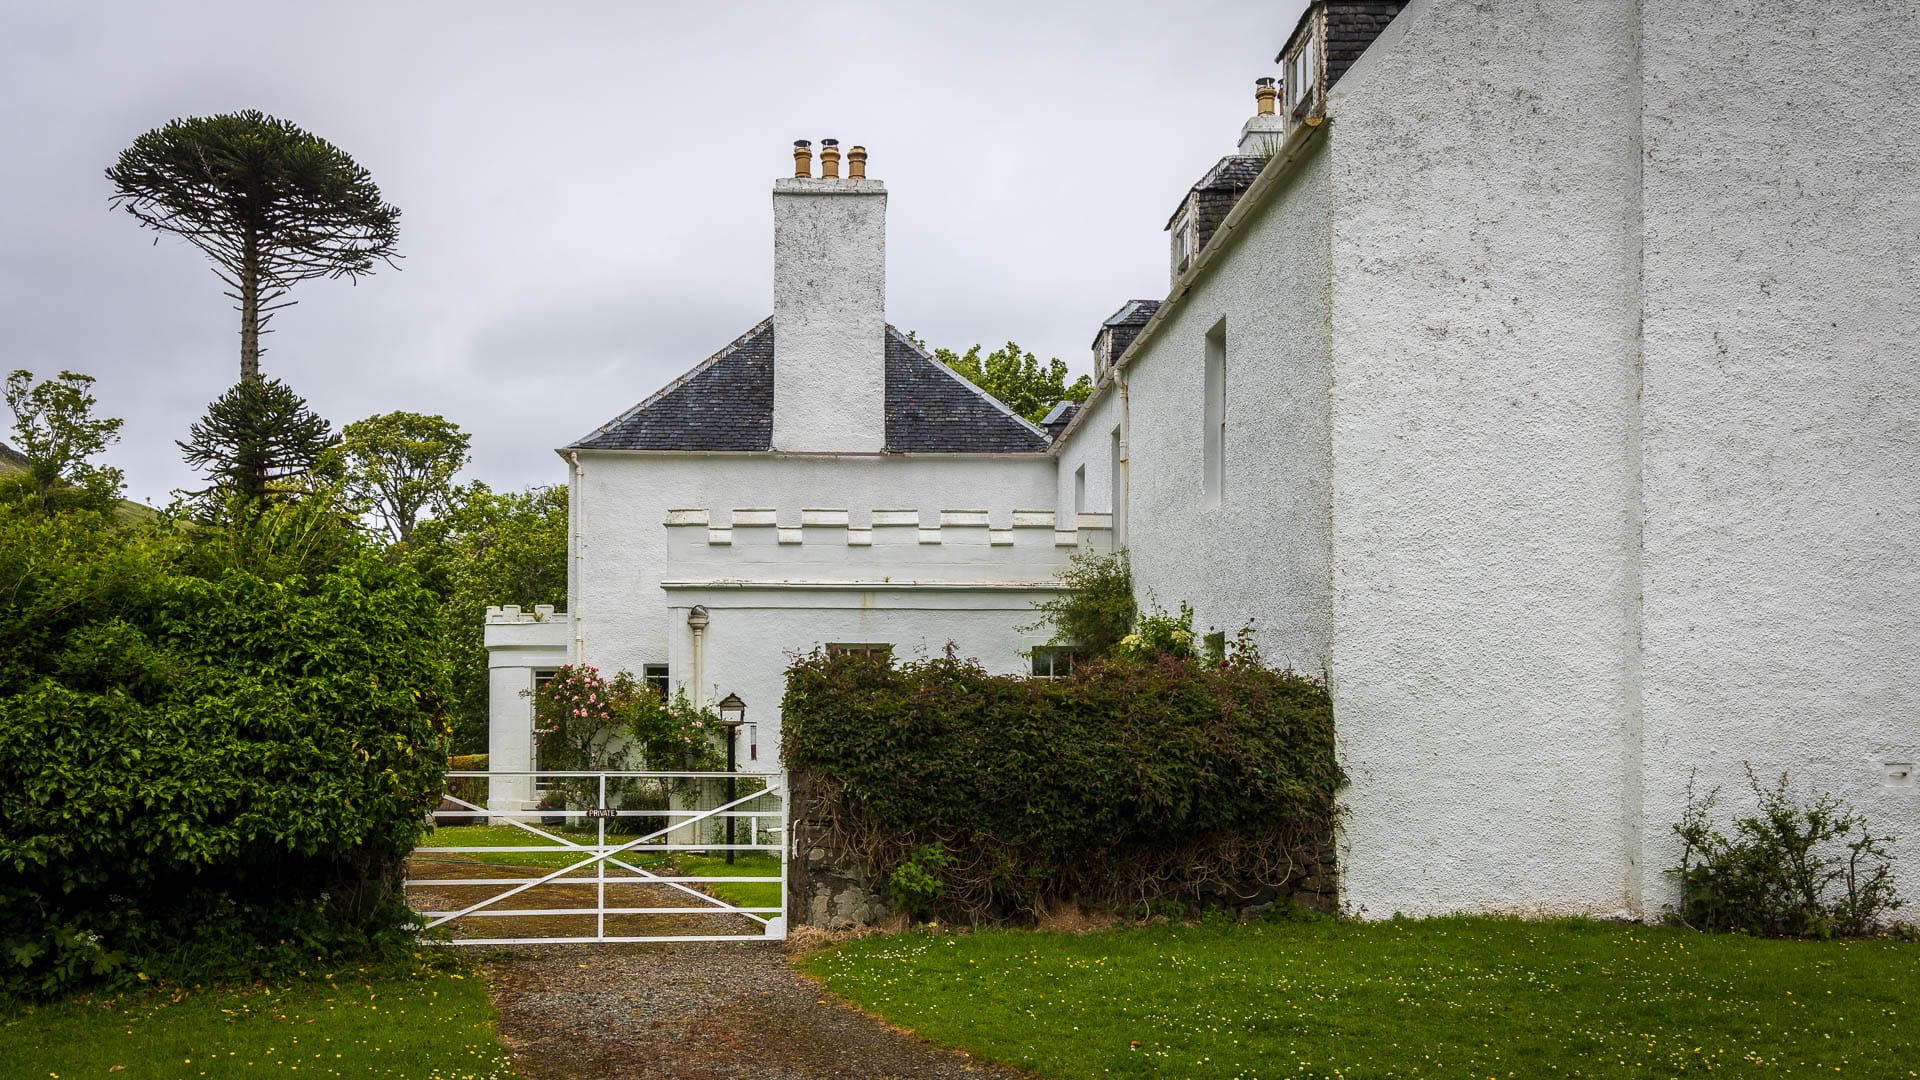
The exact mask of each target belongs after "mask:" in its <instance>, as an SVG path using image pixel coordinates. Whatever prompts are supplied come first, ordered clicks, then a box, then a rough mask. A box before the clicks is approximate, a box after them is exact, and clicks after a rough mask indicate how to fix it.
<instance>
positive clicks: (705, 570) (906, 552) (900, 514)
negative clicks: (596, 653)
mask: <svg viewBox="0 0 1920 1080" xmlns="http://www.w3.org/2000/svg"><path fill="white" fill-rule="evenodd" d="M861 516H862V517H864V519H865V523H864V524H858V523H856V521H857V520H858V519H856V517H855V515H854V514H853V513H852V512H850V511H848V510H843V509H810V510H802V511H800V513H799V515H798V516H797V517H795V518H791V519H790V520H785V521H782V520H780V519H779V516H778V514H777V513H776V512H775V511H773V510H770V509H765V508H759V507H743V508H738V509H734V510H731V511H728V512H726V513H725V516H724V519H723V518H722V515H721V513H720V512H718V511H711V510H706V509H690V510H669V511H667V520H666V527H667V562H668V567H667V577H668V578H669V579H674V580H681V581H693V580H711V581H765V582H768V583H795V582H806V581H818V582H822V583H825V582H866V583H878V584H915V583H918V584H937V583H951V584H962V583H974V584H987V583H1000V584H1039V583H1052V582H1057V581H1058V580H1059V578H1060V574H1061V571H1062V570H1064V569H1065V567H1066V565H1067V560H1068V558H1069V557H1070V556H1071V555H1073V554H1074V553H1075V552H1078V551H1088V550H1090V551H1100V552H1105V551H1110V550H1112V547H1113V522H1112V517H1111V515H1108V514H1080V515H1077V517H1076V518H1075V519H1073V520H1071V521H1069V522H1066V523H1064V524H1065V525H1066V526H1067V527H1065V528H1061V527H1059V526H1060V524H1062V523H1057V522H1056V521H1055V520H1054V513H1053V511H1051V510H1015V511H1013V512H1012V514H1011V515H1010V516H1009V518H1008V519H1007V520H1006V521H1005V523H1004V527H996V525H995V524H994V523H993V522H992V521H991V520H990V519H989V516H988V512H987V511H985V510H943V511H941V512H940V513H939V514H938V515H926V516H923V515H922V514H921V513H920V512H919V511H918V510H899V509H886V508H877V509H874V510H872V511H870V512H869V513H867V514H865V515H861Z"/></svg>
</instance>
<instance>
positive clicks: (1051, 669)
mask: <svg viewBox="0 0 1920 1080" xmlns="http://www.w3.org/2000/svg"><path fill="white" fill-rule="evenodd" d="M1032 655H1033V677H1034V678H1036V679H1064V678H1066V677H1067V676H1069V675H1071V674H1073V665H1074V662H1075V661H1076V660H1078V659H1079V658H1080V653H1079V651H1078V650H1076V649H1062V648H1058V647H1055V646H1051V645H1045V646H1036V647H1035V648H1034V650H1033V654H1032Z"/></svg>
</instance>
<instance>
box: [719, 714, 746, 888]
mask: <svg viewBox="0 0 1920 1080" xmlns="http://www.w3.org/2000/svg"><path fill="white" fill-rule="evenodd" d="M717 707H718V708H719V710H720V725H721V726H722V727H724V728H726V729H727V802H729V803H731V802H733V800H734V790H733V769H734V761H733V746H734V741H735V739H736V737H738V736H739V734H740V725H741V724H744V723H746V722H747V703H746V702H744V701H741V700H740V695H739V694H728V695H727V696H726V697H724V698H721V699H720V704H719V705H718V706H717ZM727 865H728V866H732V865H733V811H732V810H728V811H727Z"/></svg>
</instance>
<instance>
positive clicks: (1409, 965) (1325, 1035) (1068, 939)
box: [803, 917, 1920, 1080]
mask: <svg viewBox="0 0 1920 1080" xmlns="http://www.w3.org/2000/svg"><path fill="white" fill-rule="evenodd" d="M803 964H804V966H805V967H806V969H807V970H808V971H809V972H810V973H812V974H813V975H815V976H817V977H819V978H820V979H821V980H822V981H823V982H824V983H825V985H826V987H827V988H828V989H829V990H831V991H833V992H835V993H837V994H840V995H842V996H844V997H846V998H848V999H850V1000H852V1001H853V1002H855V1003H856V1004H858V1005H860V1006H862V1007H864V1008H866V1009H868V1010H870V1011H872V1012H875V1013H878V1014H879V1015H881V1016H882V1017H884V1018H885V1019H887V1020H888V1021H890V1022H892V1023H895V1024H899V1025H902V1026H905V1027H909V1028H911V1029H913V1030H915V1031H916V1032H918V1033H920V1034H921V1035H924V1036H926V1037H928V1038H931V1039H934V1040H937V1041H939V1042H944V1043H949V1044H952V1045H955V1046H959V1047H962V1048H964V1049H966V1050H968V1051H970V1052H972V1053H974V1054H976V1055H977V1056H980V1057H985V1058H989V1059H994V1060H998V1061H1003V1062H1008V1063H1011V1064H1014V1065H1018V1066H1022V1067H1024V1068H1027V1069H1031V1070H1033V1071H1035V1072H1038V1073H1040V1074H1041V1075H1043V1076H1052V1077H1092V1076H1179V1077H1220V1078H1239V1077H1254V1076H1259V1077H1345V1078H1349V1080H1357V1078H1361V1077H1386V1076H1436V1077H1438V1076H1447V1077H1453V1076H1462V1077H1466V1076H1471V1077H1555V1076H1569V1077H1575V1076H1604V1077H1648V1076H1675V1075H1683V1074H1684V1075H1702V1074H1707V1073H1713V1074H1724V1075H1733V1076H1747V1075H1761V1074H1765V1075H1779V1074H1789V1075H1805V1074H1812V1073H1815V1072H1818V1073H1821V1074H1828V1075H1830V1074H1833V1073H1835V1072H1838V1073H1840V1074H1841V1075H1858V1076H1873V1077H1915V1076H1920V1059H1916V1058H1915V1057H1914V1056H1913V1047H1915V1046H1920V946H1916V945H1913V944H1898V943H1893V942H1880V941H1868V942H1797V941H1761V940H1754V939H1751V938H1742V937H1730V936H1709V935H1702V934H1697V933H1693V932H1691V931H1684V930H1671V929H1666V928H1660V927H1638V926H1635V927H1626V926H1617V925H1612V924H1606V923H1599V922H1590V921H1564V922H1526V921H1521V920H1512V919H1491V918H1465V917H1462V918H1450V919H1434V920H1427V921H1417V922H1416V921H1401V920H1395V921H1392V922H1385V923H1370V924H1342V923H1333V922H1313V923H1294V924H1276V925H1263V926H1252V927H1238V926H1231V925H1224V924H1223V925H1201V926H1197V927H1178V926H1160V927H1151V928H1145V929H1132V930H1118V931H1107V932H1101V933H1093V934H1085V935H1070V934H1052V933H1039V932H1020V931H995V932H981V933H969V934H960V935H943V934H933V933H910V934H904V935H895V936H889V937H874V938H865V939H859V940H855V941H851V942H848V943H846V944H844V945H841V946H838V947H836V948H834V949H831V950H828V951H826V952H822V953H818V954H815V955H813V956H812V957H809V958H808V959H806V960H805V961H803Z"/></svg>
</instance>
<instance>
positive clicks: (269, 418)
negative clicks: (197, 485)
mask: <svg viewBox="0 0 1920 1080" xmlns="http://www.w3.org/2000/svg"><path fill="white" fill-rule="evenodd" d="M188 435H189V438H188V440H187V441H186V442H181V443H176V444H175V445H177V446H179V447H180V450H181V452H182V453H183V454H184V455H185V457H186V461H187V464H188V465H190V466H192V467H193V468H195V469H198V470H200V471H201V472H202V473H204V474H205V475H206V478H207V481H208V484H207V486H206V487H204V488H202V489H200V490H199V491H191V492H183V493H182V494H184V495H185V496H186V497H187V498H188V499H189V500H190V501H191V502H192V504H193V506H194V508H195V510H196V511H197V516H199V517H200V518H201V519H202V520H206V521H219V520H223V519H225V518H226V517H228V516H229V515H230V514H231V513H233V512H234V511H235V510H240V511H242V512H252V511H253V510H255V509H257V508H259V507H261V506H263V505H264V504H265V503H266V502H267V501H268V500H269V499H270V498H290V497H297V496H298V495H300V494H302V493H303V492H304V490H305V489H306V488H307V487H308V486H309V485H310V484H311V483H313V482H314V481H315V480H316V479H317V477H316V476H315V475H314V474H315V471H316V468H317V467H318V466H319V464H320V460H321V457H322V456H323V455H324V454H326V452H327V451H328V450H329V449H330V448H332V446H333V444H334V443H335V442H336V441H337V440H336V439H335V438H334V435H333V425H332V424H331V423H329V422H328V421H327V420H326V419H324V418H322V417H320V416H318V415H316V414H315V413H314V411H313V410H312V409H309V408H308V407H307V400H306V399H305V398H303V397H301V396H300V395H299V394H296V393H294V392H293V388H292V387H290V386H288V385H287V384H286V383H283V382H281V381H280V380H279V379H257V378H256V379H242V380H240V381H239V382H238V383H235V384H234V385H233V387H232V388H230V389H229V390H227V392H226V393H223V394H221V395H220V396H219V397H217V398H215V399H213V402H212V403H211V404H209V405H208V406H207V414H206V416H204V417H202V418H201V419H199V420H198V421H195V422H194V424H193V426H192V427H191V428H189V429H188Z"/></svg>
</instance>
